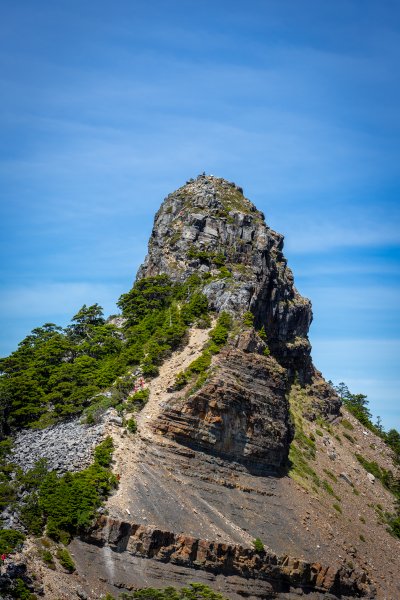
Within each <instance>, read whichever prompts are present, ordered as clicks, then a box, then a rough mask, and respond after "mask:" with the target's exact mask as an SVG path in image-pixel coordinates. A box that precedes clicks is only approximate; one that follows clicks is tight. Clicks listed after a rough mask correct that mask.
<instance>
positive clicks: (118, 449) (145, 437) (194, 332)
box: [107, 328, 211, 517]
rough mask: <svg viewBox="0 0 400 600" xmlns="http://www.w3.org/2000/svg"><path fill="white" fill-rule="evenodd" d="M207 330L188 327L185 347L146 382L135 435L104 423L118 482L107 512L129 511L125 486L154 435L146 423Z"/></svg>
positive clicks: (197, 351) (198, 351)
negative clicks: (147, 394) (106, 425)
mask: <svg viewBox="0 0 400 600" xmlns="http://www.w3.org/2000/svg"><path fill="white" fill-rule="evenodd" d="M210 330H211V328H210V329H195V328H193V329H191V330H190V331H189V340H188V343H187V344H186V345H185V347H184V348H183V349H181V350H177V351H176V352H174V353H173V354H172V355H171V357H170V358H169V359H167V360H166V361H165V362H164V363H163V364H162V365H161V367H160V372H159V375H158V376H157V377H155V378H154V379H153V380H152V381H151V382H150V384H149V386H148V387H149V390H150V396H149V399H148V401H147V404H146V406H145V407H144V408H143V410H142V411H141V412H140V413H137V414H135V418H136V420H137V424H138V429H137V432H136V433H135V434H126V433H124V430H123V429H121V427H118V426H116V425H114V424H109V425H108V432H107V433H108V434H109V435H111V436H112V438H113V440H114V445H115V451H114V472H115V473H118V474H119V475H120V478H121V479H120V484H119V487H118V490H117V491H116V493H115V494H114V495H113V496H112V497H111V498H109V500H108V502H107V508H108V510H109V512H110V514H111V515H112V514H116V515H117V514H121V512H122V513H126V514H127V515H128V517H129V515H130V513H129V512H128V511H129V509H127V508H126V507H127V504H128V503H129V489H130V486H131V484H132V481H133V480H134V479H135V476H137V465H138V462H140V460H141V456H142V452H143V451H145V450H144V448H143V446H144V444H145V443H148V442H149V441H150V440H152V439H153V438H154V436H155V434H154V432H153V430H152V428H151V427H150V424H151V423H152V422H153V421H154V419H156V418H157V415H158V414H159V413H160V411H161V409H162V406H163V404H164V403H165V402H166V401H168V400H169V398H170V397H171V394H170V393H169V392H167V389H168V388H169V387H170V386H171V385H172V384H173V382H174V380H175V376H176V374H177V373H178V372H179V371H182V370H184V369H185V368H186V367H187V366H189V364H190V363H191V362H192V361H193V360H195V359H196V358H198V357H199V356H200V354H201V352H202V350H203V348H204V345H205V343H206V342H207V340H208V335H209V333H210Z"/></svg>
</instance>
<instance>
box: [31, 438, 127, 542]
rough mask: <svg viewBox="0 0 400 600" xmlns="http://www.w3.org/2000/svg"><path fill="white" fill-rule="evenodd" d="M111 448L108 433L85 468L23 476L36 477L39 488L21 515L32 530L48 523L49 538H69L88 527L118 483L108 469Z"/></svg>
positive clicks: (110, 459)
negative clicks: (74, 470) (40, 476)
mask: <svg viewBox="0 0 400 600" xmlns="http://www.w3.org/2000/svg"><path fill="white" fill-rule="evenodd" d="M112 451H113V443H112V439H111V438H110V437H109V438H106V439H105V440H104V441H103V442H102V443H101V444H99V445H98V446H97V448H96V450H95V453H94V455H95V456H94V462H93V463H92V464H91V465H90V466H89V467H88V468H87V469H84V470H83V471H79V472H77V473H69V472H68V473H65V475H62V476H58V475H57V474H56V472H55V471H51V472H46V473H45V474H44V475H43V477H42V479H41V480H40V481H37V480H36V478H33V477H32V476H31V474H30V472H28V473H27V474H26V475H25V476H24V477H25V478H26V479H28V480H31V481H35V486H36V488H34V489H32V490H31V493H30V496H29V497H28V500H27V502H26V503H25V505H24V506H23V508H22V509H21V513H20V516H21V520H22V522H23V523H24V525H25V526H26V527H27V528H28V530H29V532H30V533H33V534H34V535H40V534H41V533H42V531H43V527H44V526H46V533H47V535H48V536H49V537H50V538H52V539H54V540H56V541H59V540H62V541H63V542H68V541H69V539H70V537H71V536H72V535H75V534H76V533H78V532H79V531H83V530H84V529H85V528H86V527H88V526H89V525H90V523H91V522H92V520H93V519H94V517H95V515H96V509H97V508H99V507H100V506H101V504H102V501H103V499H104V498H105V497H106V496H107V494H109V493H110V491H111V490H112V489H113V488H114V487H115V486H116V484H117V480H116V477H115V475H113V473H112V472H111V471H110V470H109V467H110V465H111V461H112Z"/></svg>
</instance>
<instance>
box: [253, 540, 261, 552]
mask: <svg viewBox="0 0 400 600" xmlns="http://www.w3.org/2000/svg"><path fill="white" fill-rule="evenodd" d="M252 544H253V546H254V550H255V551H256V552H264V544H263V543H262V541H261V540H260V538H256V539H255V540H253V542H252Z"/></svg>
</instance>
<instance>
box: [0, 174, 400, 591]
mask: <svg viewBox="0 0 400 600" xmlns="http://www.w3.org/2000/svg"><path fill="white" fill-rule="evenodd" d="M118 305H119V307H120V309H121V315H118V316H114V317H112V318H110V319H108V320H107V321H105V320H104V319H103V317H102V313H101V307H99V306H98V305H94V306H91V307H86V306H84V307H82V309H81V310H80V311H79V312H78V313H77V315H75V317H74V318H73V322H74V324H73V325H71V326H69V327H68V328H67V329H66V330H61V328H56V327H55V326H54V325H52V324H46V325H45V326H43V327H42V328H37V329H36V330H34V331H33V332H32V335H31V336H28V338H26V339H25V340H24V341H23V342H21V344H20V347H19V349H18V350H17V351H16V352H15V353H13V355H12V356H11V357H8V358H7V359H3V360H2V369H3V371H4V373H3V380H4V382H5V385H4V390H5V391H6V394H5V395H4V398H5V405H4V406H5V409H4V411H3V421H2V422H3V427H4V430H8V431H10V432H11V433H12V434H13V439H12V461H13V462H11V465H14V466H10V461H9V462H8V463H6V464H5V465H4V464H3V463H2V465H0V466H1V467H2V469H3V470H2V476H3V478H4V479H5V480H6V479H7V478H8V480H10V481H11V480H12V481H14V482H16V483H14V484H11V483H9V484H7V485H9V488H7V487H6V488H5V489H6V491H7V493H8V495H9V496H10V497H12V498H14V497H16V498H18V499H19V501H20V504H21V508H20V510H19V512H18V511H16V512H14V513H13V510H12V509H11V508H5V509H4V510H3V513H2V518H3V519H4V521H5V522H6V523H7V524H8V526H9V527H10V530H11V532H12V533H11V534H10V533H7V534H6V539H9V538H10V536H11V538H13V536H14V538H15V535H17V538H18V539H21V538H22V537H23V536H22V533H21V532H23V533H25V534H27V536H28V537H27V540H26V542H25V545H24V549H23V550H22V552H21V555H20V558H21V565H20V566H19V568H20V571H18V573H22V575H23V577H24V578H23V584H24V585H25V584H26V585H27V586H28V587H29V586H30V588H29V589H34V590H37V589H39V591H40V593H43V594H44V596H45V597H46V598H49V599H52V600H54V599H56V598H62V599H63V600H73V599H74V598H76V597H79V598H82V599H89V600H97V599H100V598H104V597H107V598H108V600H110V598H117V597H120V593H121V592H122V593H123V596H122V597H123V598H147V599H151V600H153V599H157V600H169V599H170V598H173V599H175V598H176V599H177V600H188V599H189V598H190V599H193V600H200V599H205V598H209V599H210V600H217V599H220V598H221V596H218V594H219V593H221V594H222V595H223V597H224V598H228V599H230V600H240V599H241V598H249V599H251V600H264V599H270V598H271V599H272V598H278V599H281V600H295V599H297V598H300V597H303V596H304V595H306V596H307V598H309V599H310V600H322V599H325V598H326V599H327V600H328V599H330V600H338V599H344V600H345V599H353V598H365V599H370V600H372V599H375V598H376V599H379V600H384V599H385V600H395V599H397V598H399V597H400V586H399V581H398V572H399V569H400V558H399V556H400V553H399V552H398V549H399V540H398V538H399V537H400V532H399V531H398V527H399V522H400V521H399V516H398V512H396V510H397V508H396V502H395V500H396V498H397V499H399V498H400V492H399V489H400V488H399V483H398V482H399V470H398V461H399V452H397V455H396V456H395V454H394V452H393V450H392V448H394V447H395V443H394V442H395V441H396V440H398V442H399V444H400V436H399V434H397V433H396V432H395V434H396V435H397V438H396V435H395V436H394V437H393V436H392V438H393V439H392V443H391V444H389V445H388V443H387V441H388V439H387V437H386V438H385V436H384V435H383V434H382V431H381V430H379V429H378V428H377V427H376V426H374V425H373V424H372V423H371V422H370V420H369V418H368V413H365V411H364V412H363V411H362V407H363V406H364V405H363V401H364V399H365V397H364V396H362V395H352V394H351V393H350V392H349V390H347V388H346V389H345V387H346V386H344V387H343V386H342V388H341V389H340V390H339V391H340V396H341V397H340V398H339V396H338V394H337V392H336V391H335V389H334V388H333V387H332V385H331V384H330V383H327V382H326V381H325V380H324V378H323V376H322V375H321V373H320V372H319V371H318V370H317V369H316V368H315V366H314V365H313V362H312V358H311V346H310V343H309V340H308V330H309V327H310V323H311V321H312V311H311V303H310V301H309V300H308V299H306V298H303V297H302V296H301V295H300V294H299V292H298V291H297V290H296V288H295V286H294V279H293V274H292V271H291V270H290V268H289V267H288V266H287V261H286V259H285V257H284V255H283V236H282V235H280V234H279V233H276V232H275V231H273V230H272V229H270V228H269V227H268V225H267V224H266V223H265V220H264V215H263V214H262V213H261V212H260V211H259V210H257V208H256V207H255V206H254V205H253V204H252V203H251V202H250V201H249V200H248V199H247V198H245V196H244V195H243V190H242V189H241V188H240V187H238V186H237V185H235V184H234V183H230V182H228V181H226V180H224V179H220V178H216V177H214V176H208V175H205V174H203V175H200V176H199V177H197V179H195V180H190V181H188V182H187V183H186V184H185V185H184V186H182V187H181V188H179V189H178V190H177V191H175V192H173V193H172V194H170V195H169V196H167V198H165V200H164V202H163V203H162V205H161V207H160V209H159V211H158V212H157V214H156V216H155V220H154V227H153V230H152V233H151V237H150V241H149V248H148V255H147V256H146V258H145V261H144V263H143V265H142V266H141V267H140V269H139V271H138V274H137V278H136V281H135V283H134V285H133V288H132V289H131V290H130V291H129V292H128V293H126V294H123V295H122V296H121V298H120V299H119V302H118ZM39 384H40V386H41V387H40V394H36V396H35V394H34V393H33V390H36V389H37V386H38V385H39ZM343 385H344V384H343ZM35 386H36V387H35ZM24 394H26V395H25V396H24ZM343 398H344V399H345V400H346V401H347V405H348V406H349V408H350V409H351V410H350V411H349V410H347V409H346V407H344V406H342V402H341V400H342V399H343ZM10 399H11V400H10ZM351 403H353V404H351ZM66 419H67V421H68V422H67V423H65V422H64V421H65V420H66ZM38 427H39V429H37V428H38ZM101 440H103V441H101ZM98 442H100V443H98ZM96 444H98V445H97V446H96ZM94 446H96V449H95V450H94V451H93V447H94ZM10 447H11V442H10ZM8 451H10V452H11V450H8ZM4 452H6V450H4ZM43 457H45V458H46V459H47V460H48V463H49V464H48V468H49V469H50V472H48V471H46V468H45V466H44V464H43V462H39V463H38V464H37V465H36V467H35V466H34V467H33V469H30V468H29V467H31V466H32V465H34V464H35V461H36V460H37V458H43ZM90 461H92V463H91V464H90ZM396 461H397V462H396ZM15 464H16V465H19V466H20V467H21V468H20V469H19V470H18V469H15ZM28 466H29V467H28ZM13 468H14V469H15V472H13V473H12V475H10V472H12V469H13ZM8 480H7V481H8ZM12 485H14V487H12ZM10 490H11V491H10ZM12 494H14V496H12ZM6 505H7V502H5V504H4V506H6ZM13 527H14V528H16V530H17V532H15V531H14V532H13ZM10 530H9V531H10ZM38 535H43V536H44V537H42V538H40V539H38V538H37V537H35V536H38ZM7 536H8V537H7ZM394 536H397V537H394ZM11 538H10V539H11ZM0 542H1V536H0ZM61 542H65V543H66V544H67V543H68V542H69V551H70V553H71V555H72V557H73V560H72V558H71V556H70V555H68V552H67V554H65V553H66V550H65V549H64V547H63V546H62V544H61ZM10 543H11V542H10ZM14 545H15V543H14ZM54 557H56V558H57V560H58V562H57V563H56V562H55V561H54ZM60 557H61V558H60ZM68 557H69V558H68ZM74 562H75V564H74ZM15 569H16V567H15V565H14V566H13V570H12V569H11V570H9V571H10V572H9V571H7V572H6V573H5V574H4V573H3V574H2V575H1V576H0V589H1V590H3V589H4V590H11V591H10V593H9V595H8V596H7V595H6V596H5V597H6V598H7V599H8V598H12V597H16V596H15V593H16V592H15V590H16V589H17V588H18V585H20V584H19V583H18V579H17V583H16V582H15V577H16V575H15V573H17V571H16V570H15ZM74 569H75V573H74V575H73V576H72V575H71V574H68V571H70V572H71V571H73V570H74ZM26 573H27V574H28V575H29V576H28V575H27V574H26ZM13 574H14V575H13ZM32 574H34V576H33V575H32ZM17 577H19V576H18V575H17ZM21 581H22V580H21ZM24 582H25V583H24ZM34 582H36V584H35V583H34ZM193 582H198V585H197V586H194V587H193V585H192V586H191V588H190V589H189V591H188V590H186V591H183V592H179V594H178V592H176V591H174V590H172V589H170V588H169V589H168V590H167V591H165V592H159V591H158V592H157V591H155V590H154V589H152V590H149V589H147V590H146V591H136V592H135V591H134V590H138V589H142V588H160V587H166V586H174V587H176V588H181V587H182V586H188V585H190V584H191V583H193ZM39 584H40V586H41V587H40V586H39ZM21 585H22V584H21ZM35 585H36V587H35ZM1 586H3V587H1ZM204 586H208V587H204ZM209 588H211V589H209ZM18 589H19V588H18ZM21 589H22V588H21ZM24 589H25V588H24ZM13 594H14V595H13ZM106 594H108V596H105V595H106ZM24 597H28V596H24Z"/></svg>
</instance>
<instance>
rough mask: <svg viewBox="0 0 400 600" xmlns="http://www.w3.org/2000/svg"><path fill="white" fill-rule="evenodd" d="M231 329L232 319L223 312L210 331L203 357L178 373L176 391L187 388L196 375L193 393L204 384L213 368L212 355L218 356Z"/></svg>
mask: <svg viewBox="0 0 400 600" xmlns="http://www.w3.org/2000/svg"><path fill="white" fill-rule="evenodd" d="M231 328H232V317H231V316H230V315H229V314H228V313H226V312H222V313H221V314H220V315H219V317H218V320H217V323H216V325H215V327H214V328H213V329H212V330H211V331H210V335H209V341H208V344H207V345H206V347H205V349H204V350H203V352H202V353H201V355H200V356H199V357H198V358H196V359H195V360H194V361H193V362H191V363H190V365H189V366H188V367H187V368H186V369H185V370H184V371H180V372H179V373H177V375H176V377H175V384H174V387H175V389H177V390H179V389H182V388H183V387H185V386H186V385H187V384H188V383H189V381H191V380H192V379H193V377H194V376H195V375H197V380H196V382H195V385H194V390H193V389H192V390H191V393H192V392H193V391H195V390H196V389H199V388H200V387H201V385H203V384H204V382H205V381H206V379H207V374H208V372H209V369H210V366H211V361H212V355H213V354H218V352H219V351H220V350H221V348H222V347H223V346H224V345H225V344H226V342H227V341H228V337H229V332H230V330H231Z"/></svg>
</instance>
